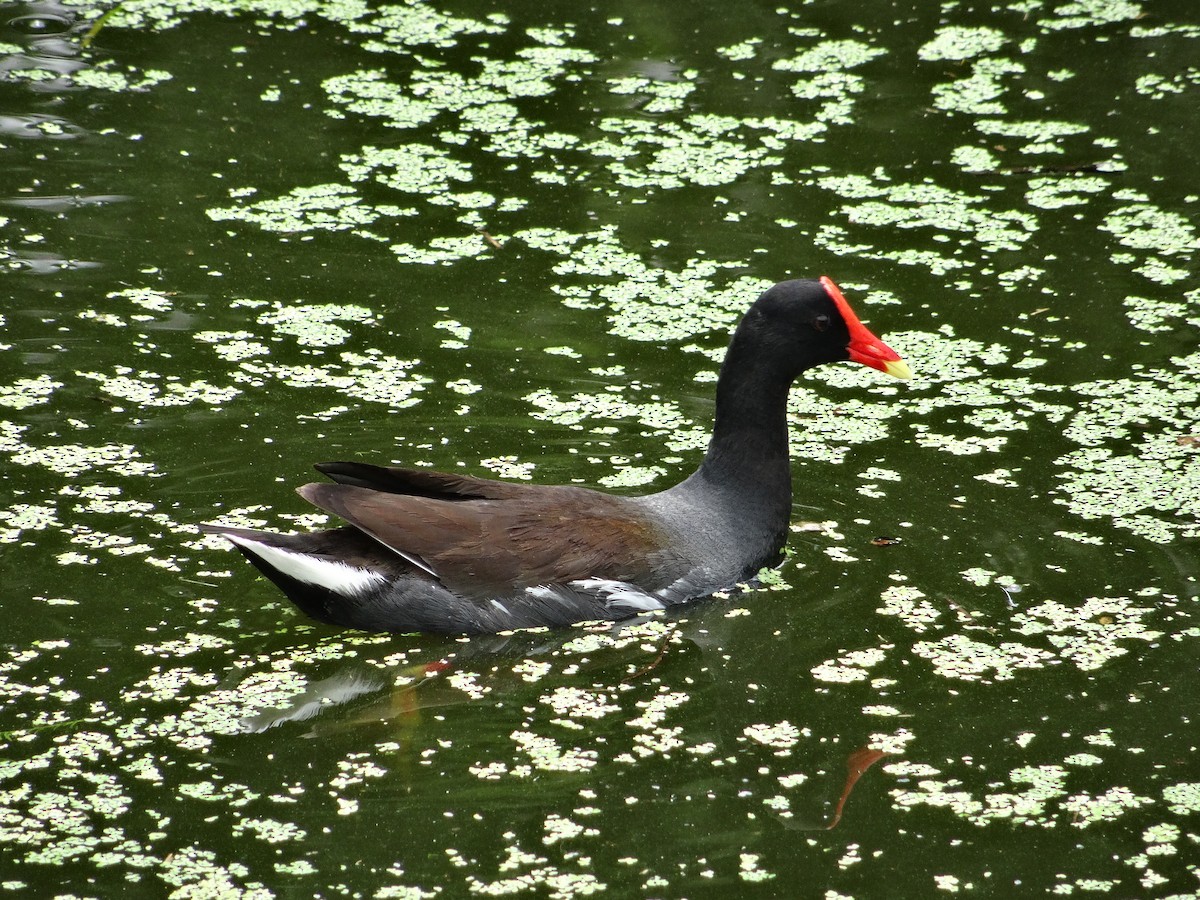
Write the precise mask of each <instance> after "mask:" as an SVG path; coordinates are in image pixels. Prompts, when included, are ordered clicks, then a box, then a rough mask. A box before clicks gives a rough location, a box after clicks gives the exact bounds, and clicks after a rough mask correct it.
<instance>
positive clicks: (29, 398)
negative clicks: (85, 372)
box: [0, 375, 63, 409]
mask: <svg viewBox="0 0 1200 900" xmlns="http://www.w3.org/2000/svg"><path fill="white" fill-rule="evenodd" d="M62 386H63V383H62V382H61V381H55V380H54V379H52V378H51V377H50V376H49V375H39V376H38V377H37V378H18V379H17V380H16V381H15V382H13V383H12V384H10V385H0V406H7V407H8V408H9V409H28V408H29V407H31V406H39V405H41V404H43V403H49V402H50V397H51V395H53V394H54V392H55V391H56V390H58V388H60V387H62Z"/></svg>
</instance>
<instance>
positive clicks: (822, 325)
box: [812, 316, 829, 331]
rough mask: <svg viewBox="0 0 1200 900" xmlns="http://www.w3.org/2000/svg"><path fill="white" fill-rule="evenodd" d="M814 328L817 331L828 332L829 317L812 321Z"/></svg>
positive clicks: (821, 317)
mask: <svg viewBox="0 0 1200 900" xmlns="http://www.w3.org/2000/svg"><path fill="white" fill-rule="evenodd" d="M812 327H813V328H815V329H816V330H817V331H828V330H829V316H817V317H816V318H815V319H813V321H812Z"/></svg>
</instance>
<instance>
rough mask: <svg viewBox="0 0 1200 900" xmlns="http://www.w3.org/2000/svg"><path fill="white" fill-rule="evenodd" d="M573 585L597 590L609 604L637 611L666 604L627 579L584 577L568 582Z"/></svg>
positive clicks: (662, 606)
mask: <svg viewBox="0 0 1200 900" xmlns="http://www.w3.org/2000/svg"><path fill="white" fill-rule="evenodd" d="M568 583H569V584H570V585H571V587H575V588H578V589H580V590H583V591H596V592H598V593H600V594H602V595H603V596H604V602H605V603H606V604H607V605H609V606H614V607H618V608H621V609H627V610H633V611H636V612H651V611H653V610H656V609H663V608H664V604H663V602H662V601H661V600H659V599H658V598H657V597H652V596H651V595H650V594H647V593H646V592H645V591H643V590H642V589H641V588H639V587H635V586H634V585H632V584H629V583H628V582H626V581H612V580H610V579H608V578H583V579H580V580H578V581H571V582H568Z"/></svg>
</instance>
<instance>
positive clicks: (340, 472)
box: [314, 462, 553, 500]
mask: <svg viewBox="0 0 1200 900" xmlns="http://www.w3.org/2000/svg"><path fill="white" fill-rule="evenodd" d="M314 468H315V469H316V470H317V471H318V472H320V473H322V474H323V475H327V476H329V478H330V479H332V480H333V481H336V482H337V483H338V484H350V485H356V486H358V487H365V488H371V489H372V490H375V491H385V492H387V493H389V494H406V495H409V496H414V497H431V498H437V499H441V500H504V499H507V498H520V497H522V496H526V495H529V494H532V493H536V492H538V491H544V490H553V488H546V487H542V486H539V485H528V484H512V483H510V482H506V481H493V480H491V479H489V478H475V477H474V476H472V475H451V474H449V473H447V472H435V471H434V470H432V469H404V468H401V467H400V466H373V465H371V464H370V463H359V462H325V463H317V465H316V466H314Z"/></svg>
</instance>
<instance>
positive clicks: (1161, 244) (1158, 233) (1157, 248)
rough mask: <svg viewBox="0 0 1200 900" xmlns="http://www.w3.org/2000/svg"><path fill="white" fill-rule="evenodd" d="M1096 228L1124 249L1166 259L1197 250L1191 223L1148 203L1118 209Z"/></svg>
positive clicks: (1196, 240) (1199, 243) (1176, 214)
mask: <svg viewBox="0 0 1200 900" xmlns="http://www.w3.org/2000/svg"><path fill="white" fill-rule="evenodd" d="M1100 228H1101V229H1102V230H1104V231H1108V232H1111V233H1113V234H1115V235H1116V236H1117V240H1118V241H1120V242H1121V243H1122V244H1124V245H1125V246H1126V247H1133V248H1134V249H1136V250H1153V251H1154V252H1155V253H1161V254H1163V255H1165V256H1170V255H1172V254H1175V253H1187V252H1191V251H1192V250H1196V249H1198V248H1200V239H1197V237H1196V234H1195V229H1194V228H1193V227H1192V224H1191V223H1190V222H1189V221H1188V220H1187V219H1185V218H1184V217H1183V216H1182V215H1180V214H1179V213H1176V212H1171V211H1169V210H1164V209H1159V208H1158V207H1156V206H1152V205H1149V204H1144V205H1139V206H1122V207H1120V208H1119V209H1116V210H1113V211H1112V212H1111V213H1109V214H1108V215H1107V216H1105V218H1104V222H1103V224H1101V225H1100Z"/></svg>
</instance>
